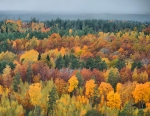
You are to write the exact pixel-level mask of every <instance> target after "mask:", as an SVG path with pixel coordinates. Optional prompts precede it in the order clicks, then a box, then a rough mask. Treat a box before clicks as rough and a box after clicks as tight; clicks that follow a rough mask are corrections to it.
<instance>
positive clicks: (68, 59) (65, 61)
mask: <svg viewBox="0 0 150 116" xmlns="http://www.w3.org/2000/svg"><path fill="white" fill-rule="evenodd" d="M63 60H64V67H68V66H69V63H70V58H69V56H68V54H67V55H64V57H63Z"/></svg>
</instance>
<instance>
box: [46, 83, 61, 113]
mask: <svg viewBox="0 0 150 116" xmlns="http://www.w3.org/2000/svg"><path fill="white" fill-rule="evenodd" d="M48 98H49V101H48V112H47V116H48V114H50V116H54V110H55V107H56V100H57V99H58V93H57V90H56V87H55V86H54V87H53V88H52V90H51V91H50V92H49V96H48Z"/></svg>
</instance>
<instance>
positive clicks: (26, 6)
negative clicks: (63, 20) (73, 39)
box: [0, 0, 150, 14]
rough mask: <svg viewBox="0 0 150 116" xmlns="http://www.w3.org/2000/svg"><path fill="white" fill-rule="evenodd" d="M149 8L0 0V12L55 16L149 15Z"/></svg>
mask: <svg viewBox="0 0 150 116" xmlns="http://www.w3.org/2000/svg"><path fill="white" fill-rule="evenodd" d="M12 2H13V4H12ZM149 6H150V0H126V1H124V0H93V1H90V0H82V1H81V0H76V1H70V0H63V1H62V0H51V1H49V0H43V1H37V0H26V1H21V0H13V1H12V0H1V3H0V11H22V12H28V13H32V12H33V13H57V14H58V13H62V14H101V13H104V14H105V13H106V14H107V13H108V14H149V13H150V9H149Z"/></svg>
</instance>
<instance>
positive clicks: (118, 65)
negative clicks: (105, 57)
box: [115, 59, 126, 71]
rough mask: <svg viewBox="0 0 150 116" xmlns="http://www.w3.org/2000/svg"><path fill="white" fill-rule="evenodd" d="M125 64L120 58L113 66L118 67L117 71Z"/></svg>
mask: <svg viewBox="0 0 150 116" xmlns="http://www.w3.org/2000/svg"><path fill="white" fill-rule="evenodd" d="M125 66H126V64H125V61H123V60H120V59H119V60H118V61H117V62H116V65H115V67H116V68H118V70H119V71H120V70H121V69H122V68H123V67H125Z"/></svg>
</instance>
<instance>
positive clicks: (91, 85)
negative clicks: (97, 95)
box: [85, 79, 96, 97]
mask: <svg viewBox="0 0 150 116" xmlns="http://www.w3.org/2000/svg"><path fill="white" fill-rule="evenodd" d="M95 87H96V84H95V81H94V80H93V79H90V80H89V81H86V84H85V88H86V91H85V95H87V96H88V97H90V96H92V95H93V94H94V89H95Z"/></svg>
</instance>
